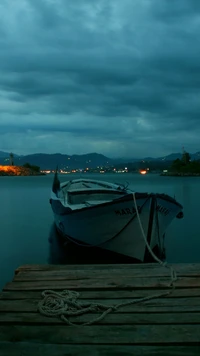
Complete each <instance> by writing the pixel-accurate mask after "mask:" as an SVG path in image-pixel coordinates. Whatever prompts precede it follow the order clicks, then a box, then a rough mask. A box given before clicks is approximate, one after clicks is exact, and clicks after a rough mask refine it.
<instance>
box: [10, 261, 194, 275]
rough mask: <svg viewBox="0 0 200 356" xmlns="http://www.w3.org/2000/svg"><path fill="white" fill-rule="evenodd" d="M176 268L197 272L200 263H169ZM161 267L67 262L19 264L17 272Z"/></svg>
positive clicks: (146, 269)
mask: <svg viewBox="0 0 200 356" xmlns="http://www.w3.org/2000/svg"><path fill="white" fill-rule="evenodd" d="M169 266H172V267H173V268H174V269H176V270H178V271H181V272H182V273H183V272H185V273H187V272H188V271H190V272H197V273H199V271H200V263H182V264H181V263H175V264H169ZM161 268H164V267H161V266H160V265H159V264H158V263H138V264H84V265H83V264H67V265H51V264H49V265H48V264H46V265H23V266H19V267H18V268H17V269H16V271H15V272H16V274H17V273H18V272H22V271H69V270H85V271H89V270H101V271H103V270H108V269H118V270H120V271H121V270H122V269H124V270H130V269H133V270H139V271H141V270H143V271H144V273H145V271H149V270H150V269H151V270H154V269H155V270H157V269H158V270H159V269H161Z"/></svg>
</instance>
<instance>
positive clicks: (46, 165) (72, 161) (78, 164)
mask: <svg viewBox="0 0 200 356" xmlns="http://www.w3.org/2000/svg"><path fill="white" fill-rule="evenodd" d="M5 157H6V158H7V157H9V156H4V157H1V158H0V163H1V164H3V162H5ZM27 162H28V163H30V164H31V165H35V166H39V167H40V168H41V169H52V170H53V169H55V168H56V166H57V165H58V167H59V169H64V168H65V169H67V168H69V169H74V168H86V167H88V168H95V167H97V166H110V165H112V164H113V162H114V160H112V159H110V158H108V157H106V156H104V155H101V154H98V153H90V154H85V155H72V156H70V155H64V154H61V153H55V154H44V153H37V154H32V155H27V156H18V157H15V158H14V163H15V165H20V166H22V165H24V164H25V163H27Z"/></svg>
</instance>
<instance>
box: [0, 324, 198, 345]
mask: <svg viewBox="0 0 200 356" xmlns="http://www.w3.org/2000/svg"><path fill="white" fill-rule="evenodd" d="M0 341H3V342H22V341H23V342H26V341H29V342H36V343H44V344H48V343H55V344H115V345H120V344H121V345H123V344H130V345H137V344H141V345H142V344H144V345H145V344H149V345H161V344H163V343H164V344H168V345H172V344H176V345H177V344H180V343H181V344H182V345H187V344H188V343H189V344H190V345H197V344H199V343H200V325H175V326H171V327H169V325H124V326H122V325H120V326H110V325H109V326H107V325H95V326H94V325H92V326H87V327H67V326H66V327H63V325H54V327H53V328H52V326H48V325H44V326H41V325H36V326H29V325H26V326H21V325H14V326H11V325H9V326H7V325H6V326H0Z"/></svg>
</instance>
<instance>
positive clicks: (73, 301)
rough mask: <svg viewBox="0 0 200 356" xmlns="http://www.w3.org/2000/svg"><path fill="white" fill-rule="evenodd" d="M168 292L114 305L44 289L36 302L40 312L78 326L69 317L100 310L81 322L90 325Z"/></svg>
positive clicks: (67, 292)
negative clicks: (85, 301)
mask: <svg viewBox="0 0 200 356" xmlns="http://www.w3.org/2000/svg"><path fill="white" fill-rule="evenodd" d="M168 294H169V292H166V293H162V294H154V295H152V296H147V297H144V298H138V299H133V300H131V301H129V302H124V303H120V304H116V305H105V304H101V303H80V302H78V300H77V299H78V298H79V296H80V294H79V293H77V292H75V291H70V290H64V291H62V292H55V291H53V290H46V291H44V292H42V297H43V300H42V301H40V302H39V303H38V311H39V312H40V314H42V315H44V316H47V317H60V319H61V320H62V321H64V322H65V323H66V324H68V325H70V326H78V325H80V324H77V323H72V322H71V321H70V320H69V317H75V316H80V315H83V314H86V313H92V312H96V313H99V312H102V314H101V315H100V316H99V317H96V318H94V319H92V320H90V321H88V322H86V323H82V324H81V325H82V326H88V325H92V324H94V323H98V322H100V321H101V320H103V319H104V318H105V317H106V315H108V314H109V313H111V312H113V311H116V310H117V309H119V308H122V307H125V306H128V305H131V304H136V303H141V302H145V301H149V300H151V299H156V298H160V297H163V296H166V295H168Z"/></svg>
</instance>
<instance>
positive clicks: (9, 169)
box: [0, 166, 18, 173]
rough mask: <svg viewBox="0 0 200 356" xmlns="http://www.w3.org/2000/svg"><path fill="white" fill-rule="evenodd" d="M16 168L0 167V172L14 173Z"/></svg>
mask: <svg viewBox="0 0 200 356" xmlns="http://www.w3.org/2000/svg"><path fill="white" fill-rule="evenodd" d="M17 168H18V167H16V166H0V171H3V172H8V171H12V172H14V173H16V172H17Z"/></svg>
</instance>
